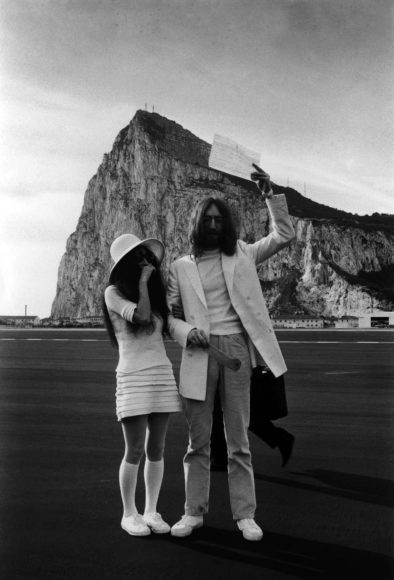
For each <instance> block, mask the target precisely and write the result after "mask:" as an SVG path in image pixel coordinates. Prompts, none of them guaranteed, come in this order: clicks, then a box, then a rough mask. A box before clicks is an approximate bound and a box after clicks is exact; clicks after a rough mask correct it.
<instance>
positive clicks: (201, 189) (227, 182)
mask: <svg viewBox="0 0 394 580" xmlns="http://www.w3.org/2000/svg"><path fill="white" fill-rule="evenodd" d="M209 151H210V145H208V144H207V143H205V142H204V141H202V140H201V139H198V138H197V137H195V136H194V135H192V134H191V133H190V132H189V131H186V130H184V129H183V128H182V127H181V126H179V125H177V124H176V123H174V122H172V121H169V120H167V119H165V118H163V117H161V116H159V115H157V114H154V113H147V112H144V111H138V112H137V113H136V115H135V117H134V118H133V120H132V121H131V122H130V124H129V125H128V127H126V128H124V129H123V130H122V131H121V132H120V133H119V135H118V137H117V138H116V140H115V143H114V146H113V148H112V151H111V152H110V153H109V154H106V155H104V159H103V162H102V163H101V165H100V167H99V168H98V171H97V173H96V175H95V176H94V177H93V178H92V179H91V180H90V182H89V184H88V188H87V191H86V193H85V199H84V204H83V208H82V212H81V216H80V218H79V221H78V224H77V229H76V231H75V232H74V233H73V234H72V235H71V236H70V237H69V239H68V241H67V246H66V252H65V254H64V255H63V258H62V260H61V263H60V266H59V272H58V283H57V291H56V297H55V300H54V302H53V305H52V312H51V316H52V317H54V318H61V317H81V316H88V315H97V314H100V313H101V297H102V293H103V290H104V288H105V285H106V281H107V279H108V272H109V269H110V261H111V260H110V255H109V247H110V245H111V243H112V241H113V240H114V239H115V237H117V236H118V235H120V234H122V233H127V232H133V233H135V234H136V235H137V236H139V237H141V238H146V237H157V238H159V239H161V240H162V241H163V243H164V245H165V247H166V256H165V261H164V271H166V270H167V269H168V266H169V264H170V262H171V261H172V260H174V259H175V258H177V257H178V256H180V255H182V254H184V253H186V252H187V251H188V244H187V228H188V223H189V219H190V215H191V212H192V209H193V207H194V205H195V204H196V202H197V201H198V200H199V199H201V198H203V197H208V196H217V197H221V198H223V199H225V200H226V201H227V202H228V203H229V204H230V205H231V206H232V208H233V210H234V213H235V214H236V216H237V219H238V227H239V231H240V236H241V237H242V238H243V239H246V240H247V241H254V240H255V239H258V238H259V237H261V236H263V235H265V234H266V233H267V232H268V230H269V224H268V214H267V210H266V208H265V204H264V202H263V201H262V200H261V198H260V196H259V194H258V192H257V189H256V188H255V185H254V184H253V183H249V182H246V181H244V180H241V179H238V178H235V177H232V176H229V175H226V174H223V173H221V172H219V171H214V170H211V169H209V168H208V156H209ZM282 191H284V192H285V193H286V196H287V199H288V204H289V209H290V213H291V215H292V216H294V217H293V219H294V222H295V227H296V231H297V240H296V241H294V242H293V243H292V244H291V245H290V246H289V247H288V248H285V249H284V250H282V251H281V252H280V253H279V254H278V255H276V256H274V257H273V258H271V259H270V260H268V261H267V262H266V263H265V264H263V266H262V267H261V268H260V277H261V279H262V286H263V289H264V293H265V295H266V297H267V300H268V303H269V306H270V307H271V309H272V310H273V311H277V312H284V311H290V312H294V310H297V309H298V310H299V309H303V310H304V311H305V312H308V313H316V314H324V315H327V316H328V315H344V314H357V313H359V312H365V311H366V310H367V309H368V308H369V307H370V306H371V303H372V300H373V306H374V308H381V309H390V310H391V309H392V308H393V307H394V296H393V295H392V292H391V290H390V282H392V278H391V276H392V270H391V268H392V264H393V263H394V259H393V258H394V234H393V230H392V229H391V221H390V216H387V220H383V224H371V223H368V224H360V223H357V220H356V219H355V218H354V216H351V214H345V213H344V212H339V211H338V210H335V209H333V208H325V206H321V205H319V204H316V203H314V202H311V201H310V200H307V199H306V198H304V197H303V196H301V195H300V194H299V193H298V192H295V191H294V190H290V189H285V188H280V187H278V188H276V193H278V192H282ZM325 215H327V217H324V216H325ZM317 216H318V217H317ZM322 216H323V217H322ZM360 219H361V218H360Z"/></svg>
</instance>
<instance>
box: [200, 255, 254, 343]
mask: <svg viewBox="0 0 394 580" xmlns="http://www.w3.org/2000/svg"><path fill="white" fill-rule="evenodd" d="M197 268H198V273H199V274H200V279H201V283H202V287H203V289H204V294H205V300H206V302H207V306H208V312H209V322H210V331H211V334H220V335H223V334H238V333H240V332H243V326H242V324H241V321H240V319H239V317H238V314H237V313H236V312H235V310H234V308H233V306H232V304H231V302H230V296H229V293H228V290H227V285H226V281H225V279H224V274H223V267H222V257H221V253H220V250H207V251H205V252H204V254H203V255H202V256H200V257H199V258H198V259H197Z"/></svg>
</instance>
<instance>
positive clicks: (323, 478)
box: [255, 469, 394, 508]
mask: <svg viewBox="0 0 394 580" xmlns="http://www.w3.org/2000/svg"><path fill="white" fill-rule="evenodd" d="M291 473H292V475H295V476H297V477H306V478H310V479H315V480H317V481H318V482H319V483H316V484H314V483H306V482H302V481H294V480H292V479H289V478H281V477H271V476H269V475H261V474H259V473H255V479H257V480H262V481H267V482H269V483H279V484H281V485H287V486H290V487H296V488H299V489H303V490H307V491H315V492H318V493H324V494H327V495H333V496H337V497H344V498H346V499H352V500H357V501H363V502H365V503H372V504H376V505H381V506H386V507H390V508H393V507H394V482H393V481H390V480H388V479H378V478H376V477H367V476H365V475H354V474H351V473H342V472H339V471H330V470H326V469H307V470H306V471H303V472H295V471H294V472H291ZM321 484H323V485H321ZM326 486H329V487H326Z"/></svg>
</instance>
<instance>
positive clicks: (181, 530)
mask: <svg viewBox="0 0 394 580" xmlns="http://www.w3.org/2000/svg"><path fill="white" fill-rule="evenodd" d="M203 523H204V518H203V516H182V517H181V519H180V520H179V522H177V523H176V524H174V525H173V526H172V528H171V535H172V536H177V537H178V538H184V537H185V536H190V534H191V533H192V531H193V530H196V529H197V528H201V526H202V525H203Z"/></svg>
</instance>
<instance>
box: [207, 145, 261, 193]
mask: <svg viewBox="0 0 394 580" xmlns="http://www.w3.org/2000/svg"><path fill="white" fill-rule="evenodd" d="M259 163H260V154H259V153H257V152H256V151H252V150H251V149H247V148H246V147H243V146H242V145H239V144H238V143H236V142H235V141H233V140H232V139H229V138H228V137H223V136H221V135H215V136H214V140H213V144H212V148H211V153H210V156H209V162H208V164H209V167H212V169H217V170H219V171H223V172H224V173H229V174H230V175H236V176H237V177H241V178H242V179H247V180H252V181H256V182H257V183H256V185H257V187H258V189H259V190H260V191H261V193H262V194H263V197H264V198H267V197H268V198H269V197H272V188H271V181H270V176H269V175H268V173H266V172H265V171H264V170H263V169H261V168H260V167H259ZM253 167H254V168H255V170H256V171H254V172H252V170H253Z"/></svg>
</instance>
